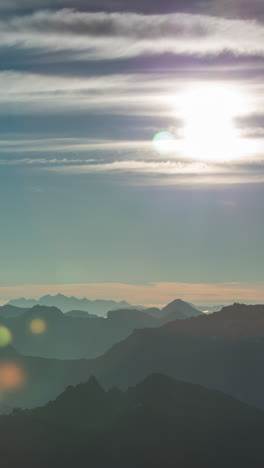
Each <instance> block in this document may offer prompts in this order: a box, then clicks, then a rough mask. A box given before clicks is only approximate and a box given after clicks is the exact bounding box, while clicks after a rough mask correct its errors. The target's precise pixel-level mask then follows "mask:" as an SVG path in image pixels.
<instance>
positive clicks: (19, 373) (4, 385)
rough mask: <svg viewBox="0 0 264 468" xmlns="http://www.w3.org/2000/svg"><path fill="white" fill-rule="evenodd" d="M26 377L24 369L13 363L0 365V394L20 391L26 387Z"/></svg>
mask: <svg viewBox="0 0 264 468" xmlns="http://www.w3.org/2000/svg"><path fill="white" fill-rule="evenodd" d="M25 382H26V377H25V372H24V371H23V369H22V367H20V366H19V365H18V364H16V363H13V362H5V363H1V364H0V393H1V392H3V391H14V390H19V389H20V388H22V387H23V386H24V385H25Z"/></svg>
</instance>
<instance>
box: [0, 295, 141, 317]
mask: <svg viewBox="0 0 264 468" xmlns="http://www.w3.org/2000/svg"><path fill="white" fill-rule="evenodd" d="M8 304H9V305H12V306H15V307H22V308H26V309H30V308H31V307H34V306H36V305H43V306H46V307H57V308H58V309H60V310H61V311H62V312H70V311H72V310H83V311H85V312H89V313H90V314H95V315H99V316H101V317H105V316H106V314H107V312H108V311H109V310H114V309H131V308H132V309H133V308H135V306H132V305H131V304H129V303H128V302H126V301H121V302H115V301H107V300H102V299H97V300H95V301H90V300H89V299H86V298H83V299H78V298H77V297H67V296H64V295H63V294H57V295H56V296H50V295H47V296H42V297H41V298H40V299H38V300H36V299H25V298H21V299H14V300H12V301H10V302H9V303H8ZM136 308H141V309H143V307H142V306H137V307H136Z"/></svg>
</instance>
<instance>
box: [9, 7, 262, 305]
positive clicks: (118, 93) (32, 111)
mask: <svg viewBox="0 0 264 468" xmlns="http://www.w3.org/2000/svg"><path fill="white" fill-rule="evenodd" d="M0 39H1V40H0V215H1V229H0V264H1V268H0V302H4V301H6V300H8V299H11V298H16V297H21V296H25V297H39V296H40V295H42V294H47V293H54V294H55V293H58V292H62V293H65V294H73V295H76V296H78V297H83V296H87V297H89V298H91V299H95V298H108V299H116V300H125V299H126V300H129V301H130V302H132V303H135V304H137V303H141V304H151V305H155V304H165V303H167V302H169V300H172V299H173V298H176V297H181V298H183V299H184V300H189V301H192V302H196V303H197V304H216V303H217V304H218V303H227V302H235V301H240V302H242V301H244V302H251V303H253V302H264V267H263V265H264V249H263V239H264V216H263V199H264V113H263V109H264V105H263V104H264V93H263V91H264V80H263V77H264V4H263V1H262V0H251V1H250V2H249V1H244V0H229V1H223V0H222V1H221V2H219V1H217V0H210V1H209V0H204V1H199V0H190V1H186V0H185V1H183V0H174V1H171V0H164V1H163V2H160V1H158V0H151V1H150V0H141V1H138V0H133V1H132V0H122V1H121V0H107V1H106V0H94V1H93V0H91V1H90V0H86V1H84V0H74V1H73V0H52V1H51V0H19V1H16V0H0Z"/></svg>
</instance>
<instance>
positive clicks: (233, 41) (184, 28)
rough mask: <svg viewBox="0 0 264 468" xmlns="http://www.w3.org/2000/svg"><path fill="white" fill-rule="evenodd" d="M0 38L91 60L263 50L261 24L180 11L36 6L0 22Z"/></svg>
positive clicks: (257, 52) (4, 42)
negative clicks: (31, 11) (152, 12)
mask: <svg viewBox="0 0 264 468" xmlns="http://www.w3.org/2000/svg"><path fill="white" fill-rule="evenodd" d="M238 38H239V39H238ZM0 39H1V44H2V46H5V47H17V48H22V49H43V50H53V51H54V50H56V51H61V50H68V51H71V50H72V51H73V50H74V51H80V52H82V53H84V52H85V54H81V55H80V56H79V58H82V57H83V58H86V59H88V58H90V59H95V60H98V59H113V58H120V57H134V56H139V55H143V54H160V53H166V52H170V53H174V54H175V53H178V54H179V53H180V54H193V55H197V54H198V55H206V54H216V55H217V54H220V53H221V52H223V51H229V52H233V53H235V54H238V55H239V54H241V55H250V54H255V55H260V56H263V55H264V27H263V26H262V25H261V24H260V23H259V24H258V23H257V22H255V21H252V20H239V19H237V20H232V19H223V18H220V17H213V16H206V15H191V14H183V13H176V14H169V15H139V14H135V13H103V12H99V13H85V12H78V11H75V10H69V9H63V10H59V11H56V12H52V11H38V12H36V13H34V14H32V15H28V16H25V15H23V16H21V17H19V16H17V17H11V18H9V19H5V21H1V22H0ZM77 55H78V54H77ZM71 58H72V57H71ZM76 58H77V57H76Z"/></svg>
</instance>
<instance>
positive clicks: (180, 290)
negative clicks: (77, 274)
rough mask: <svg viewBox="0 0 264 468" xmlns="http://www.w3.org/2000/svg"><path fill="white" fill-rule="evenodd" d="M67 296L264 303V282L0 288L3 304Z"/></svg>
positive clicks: (132, 300) (149, 302)
mask: <svg viewBox="0 0 264 468" xmlns="http://www.w3.org/2000/svg"><path fill="white" fill-rule="evenodd" d="M58 293H61V294H66V295H69V296H71V295H74V296H76V297H79V298H81V297H84V296H85V297H89V299H98V298H100V299H108V300H109V299H113V300H117V301H119V300H127V301H129V302H130V303H132V304H142V305H158V306H160V305H165V304H167V303H169V302H171V301H173V300H174V299H176V298H181V299H183V300H185V301H189V302H193V303H197V304H202V305H204V304H207V305H213V304H222V303H223V302H226V303H233V302H248V303H258V302H259V303H263V302H264V283H263V282H259V283H253V284H250V283H238V282H233V283H215V284H211V283H178V282H156V283H148V284H142V285H141V284H124V283H88V284H66V285H65V284H60V285H21V286H10V287H7V286H5V287H0V297H2V302H4V301H5V300H9V299H15V298H19V297H34V298H39V297H40V296H42V295H45V294H58Z"/></svg>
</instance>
